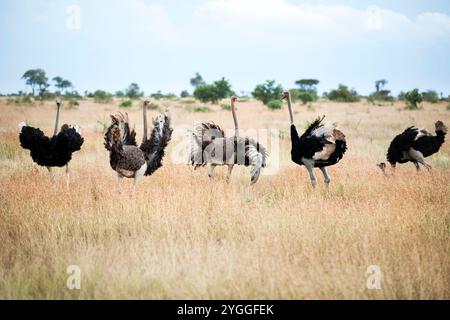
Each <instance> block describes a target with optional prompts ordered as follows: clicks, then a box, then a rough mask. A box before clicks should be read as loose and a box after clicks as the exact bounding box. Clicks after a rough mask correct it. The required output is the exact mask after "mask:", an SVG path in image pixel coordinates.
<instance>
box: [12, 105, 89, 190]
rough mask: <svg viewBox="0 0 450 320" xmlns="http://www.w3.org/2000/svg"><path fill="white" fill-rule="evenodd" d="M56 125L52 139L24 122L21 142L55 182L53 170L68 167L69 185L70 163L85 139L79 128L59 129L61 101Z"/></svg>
mask: <svg viewBox="0 0 450 320" xmlns="http://www.w3.org/2000/svg"><path fill="white" fill-rule="evenodd" d="M56 106H57V111H56V123H55V130H54V132H53V136H52V137H50V138H49V137H46V136H45V135H44V133H43V132H42V131H41V130H40V129H38V128H33V127H30V126H28V125H27V123H26V122H25V121H24V122H22V123H20V124H19V131H20V134H19V140H20V145H21V146H22V148H24V149H27V150H30V155H31V158H32V159H33V161H34V162H35V163H37V164H38V165H40V166H44V167H47V169H48V172H49V175H50V177H51V179H52V180H54V177H53V173H52V168H53V167H64V166H66V175H67V184H69V177H70V176H69V162H70V160H71V159H72V153H74V152H75V151H78V150H80V149H81V146H82V145H83V141H84V139H83V138H82V137H81V135H80V134H79V133H78V131H79V127H78V126H74V127H72V126H69V125H67V124H64V125H62V127H61V130H60V131H59V133H58V128H59V113H60V109H61V101H60V100H59V99H58V100H56Z"/></svg>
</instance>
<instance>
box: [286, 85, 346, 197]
mask: <svg viewBox="0 0 450 320" xmlns="http://www.w3.org/2000/svg"><path fill="white" fill-rule="evenodd" d="M283 99H286V101H287V104H288V108H289V115H290V119H291V141H292V149H291V159H292V161H293V162H295V163H296V164H298V165H300V166H302V165H304V166H305V167H306V169H307V170H308V173H309V177H310V179H311V184H312V186H313V188H315V187H316V183H317V180H316V175H315V174H314V168H315V167H316V168H319V169H320V170H321V171H322V173H323V176H324V179H325V184H326V187H327V190H329V187H330V181H331V180H330V176H329V174H328V172H327V168H326V167H328V166H332V165H334V164H336V163H338V162H339V161H340V160H341V159H342V157H343V156H344V153H345V151H346V150H347V142H346V141H345V135H344V134H343V133H342V132H341V131H339V130H338V129H336V124H331V123H322V121H323V120H324V118H325V116H323V117H319V118H317V119H316V120H315V121H314V122H313V123H312V124H311V125H310V126H309V127H308V129H306V131H305V133H303V135H302V136H301V137H299V135H298V133H297V129H296V128H295V125H294V116H293V113H292V106H291V94H290V93H289V92H285V93H284V94H283Z"/></svg>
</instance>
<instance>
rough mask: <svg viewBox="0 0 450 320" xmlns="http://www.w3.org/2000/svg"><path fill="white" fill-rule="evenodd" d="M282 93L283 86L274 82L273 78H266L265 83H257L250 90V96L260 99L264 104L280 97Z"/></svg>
mask: <svg viewBox="0 0 450 320" xmlns="http://www.w3.org/2000/svg"><path fill="white" fill-rule="evenodd" d="M282 94H283V87H282V86H281V85H279V84H276V83H275V80H267V81H266V82H265V83H263V84H259V85H257V86H256V88H255V90H253V92H252V96H253V97H255V99H257V100H260V101H262V103H264V104H265V105H267V104H268V103H269V102H270V101H272V100H275V99H280V98H281V95H282Z"/></svg>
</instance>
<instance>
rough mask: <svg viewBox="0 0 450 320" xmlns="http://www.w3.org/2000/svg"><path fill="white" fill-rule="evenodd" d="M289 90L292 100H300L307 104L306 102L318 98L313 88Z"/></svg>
mask: <svg viewBox="0 0 450 320" xmlns="http://www.w3.org/2000/svg"><path fill="white" fill-rule="evenodd" d="M290 92H291V97H292V100H294V101H298V100H300V101H301V102H302V103H303V104H307V103H308V102H314V101H316V100H317V99H318V98H319V97H318V96H317V92H316V91H314V90H304V89H291V90H290Z"/></svg>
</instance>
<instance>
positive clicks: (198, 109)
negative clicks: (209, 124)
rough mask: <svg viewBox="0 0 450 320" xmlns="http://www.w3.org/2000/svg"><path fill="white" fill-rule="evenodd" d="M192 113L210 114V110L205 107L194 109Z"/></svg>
mask: <svg viewBox="0 0 450 320" xmlns="http://www.w3.org/2000/svg"><path fill="white" fill-rule="evenodd" d="M194 112H211V109H210V108H208V107H206V106H201V107H195V108H194Z"/></svg>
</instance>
